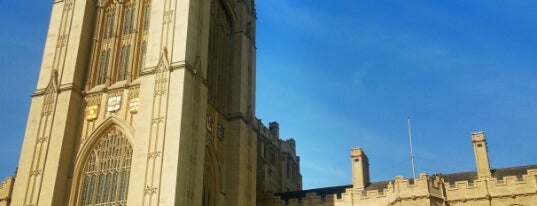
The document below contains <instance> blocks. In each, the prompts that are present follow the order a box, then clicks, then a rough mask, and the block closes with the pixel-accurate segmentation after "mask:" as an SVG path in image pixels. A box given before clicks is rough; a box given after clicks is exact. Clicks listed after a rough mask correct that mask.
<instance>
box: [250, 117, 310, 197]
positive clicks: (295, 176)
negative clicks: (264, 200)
mask: <svg viewBox="0 0 537 206" xmlns="http://www.w3.org/2000/svg"><path fill="white" fill-rule="evenodd" d="M258 125H259V127H258V132H257V134H258V136H257V143H258V150H257V151H258V153H257V194H258V196H262V195H265V194H273V193H280V192H290V191H298V190H302V175H301V174H300V167H299V165H300V158H299V157H298V156H297V154H296V142H295V140H294V139H288V140H285V141H284V140H282V139H280V125H279V124H278V123H277V122H271V123H269V128H267V127H264V126H263V125H262V124H261V122H259V124H258Z"/></svg>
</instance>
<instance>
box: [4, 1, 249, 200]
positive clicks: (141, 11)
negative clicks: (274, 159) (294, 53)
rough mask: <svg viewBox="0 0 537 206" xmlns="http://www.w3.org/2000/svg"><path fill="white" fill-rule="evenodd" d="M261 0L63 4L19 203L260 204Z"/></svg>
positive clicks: (35, 103)
mask: <svg viewBox="0 0 537 206" xmlns="http://www.w3.org/2000/svg"><path fill="white" fill-rule="evenodd" d="M255 18H256V17H255V5H254V1H253V0H246V1H232V0H181V1H179V0H54V2H52V14H51V20H50V26H49V31H48V36H47V40H46V45H45V50H44V55H43V62H42V66H41V71H40V75H39V80H38V82H37V89H36V91H35V93H34V94H33V96H32V102H31V107H30V112H29V117H28V123H27V128H26V132H25V136H24V141H23V146H22V151H21V156H20V162H19V170H18V173H17V179H16V182H15V186H14V190H13V198H12V206H30V205H32V206H37V205H43V206H44V205H95V204H101V205H112V204H114V205H129V206H130V205H133V206H138V205H140V206H142V205H143V206H150V205H162V206H166V205H169V206H172V205H203V206H212V205H230V206H231V205H233V206H235V205H248V206H249V205H255V196H256V190H255V189H256V185H255V179H256V177H255V175H256V155H255V154H256V145H257V143H256V138H255V134H254V130H253V128H252V122H253V120H254V119H255V114H254V111H255V73H256V69H255V53H256V51H255Z"/></svg>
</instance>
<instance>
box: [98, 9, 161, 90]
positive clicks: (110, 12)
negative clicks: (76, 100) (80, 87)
mask: <svg viewBox="0 0 537 206" xmlns="http://www.w3.org/2000/svg"><path fill="white" fill-rule="evenodd" d="M150 16H151V0H124V1H112V0H108V1H103V3H102V4H99V8H98V12H97V16H96V21H95V25H96V26H95V27H94V28H95V32H94V37H93V39H94V42H93V52H92V55H93V57H92V58H91V66H90V68H91V69H90V71H89V81H88V84H89V87H90V88H91V87H94V86H98V85H111V84H114V83H116V82H121V81H131V80H134V79H136V78H138V76H139V75H140V71H141V70H142V69H143V67H144V65H143V64H144V60H145V54H146V45H147V36H148V28H149V18H150Z"/></svg>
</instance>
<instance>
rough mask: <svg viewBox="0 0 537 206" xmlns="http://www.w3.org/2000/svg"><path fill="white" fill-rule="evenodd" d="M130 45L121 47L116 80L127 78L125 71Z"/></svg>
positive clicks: (127, 69)
mask: <svg viewBox="0 0 537 206" xmlns="http://www.w3.org/2000/svg"><path fill="white" fill-rule="evenodd" d="M130 49H131V46H123V47H122V48H121V55H120V58H119V69H118V72H117V81H123V80H125V79H127V72H128V71H129V56H130Z"/></svg>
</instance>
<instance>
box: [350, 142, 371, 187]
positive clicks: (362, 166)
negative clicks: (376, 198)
mask: <svg viewBox="0 0 537 206" xmlns="http://www.w3.org/2000/svg"><path fill="white" fill-rule="evenodd" d="M351 164H352V185H353V188H354V189H356V190H363V189H365V187H366V186H367V185H369V183H370V182H369V160H368V158H367V155H365V153H364V151H363V150H362V148H353V149H351Z"/></svg>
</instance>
